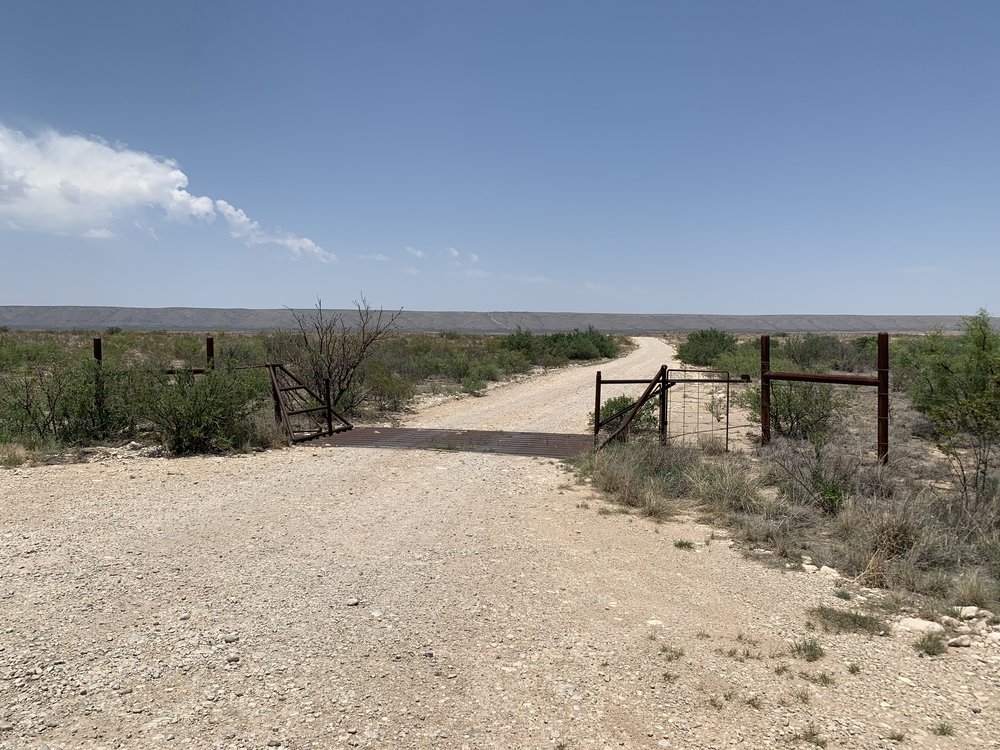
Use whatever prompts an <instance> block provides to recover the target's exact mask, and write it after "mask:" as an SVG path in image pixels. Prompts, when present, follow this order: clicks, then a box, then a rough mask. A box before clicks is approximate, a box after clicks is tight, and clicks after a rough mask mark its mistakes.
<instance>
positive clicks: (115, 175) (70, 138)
mask: <svg viewBox="0 0 1000 750" xmlns="http://www.w3.org/2000/svg"><path fill="white" fill-rule="evenodd" d="M187 187H188V178H187V175H186V174H184V172H182V171H181V170H180V168H179V167H178V166H177V162H175V161H173V160H172V159H166V158H163V157H159V156H153V155H151V154H147V153H144V152H142V151H135V150H133V149H130V148H127V147H125V146H123V145H121V144H108V143H107V142H106V141H103V140H101V139H100V138H96V137H93V136H82V135H66V134H64V133H59V132H56V131H55V130H44V131H42V132H40V133H37V134H35V135H28V134H25V133H22V132H20V131H18V130H14V129H12V128H8V127H6V126H4V125H2V124H0V220H2V221H3V222H4V223H5V224H6V226H7V227H17V228H20V229H25V230H29V231H38V232H51V233H56V234H77V235H80V236H84V237H96V238H104V239H106V238H108V237H110V236H113V232H112V230H110V229H108V228H107V225H109V224H113V223H115V222H117V221H124V220H131V221H132V222H133V223H134V215H135V214H141V213H143V212H146V211H148V210H149V209H154V210H159V211H160V212H162V213H163V214H164V215H166V217H167V218H168V219H171V220H174V221H179V220H180V221H182V220H190V219H199V220H205V221H211V220H212V219H213V218H215V216H216V212H218V213H219V214H222V216H223V218H224V219H225V220H226V222H227V223H228V224H229V232H230V234H231V235H232V236H234V237H238V238H239V239H242V240H243V241H244V242H246V244H248V245H259V244H272V245H279V246H281V247H285V248H287V249H288V250H290V251H291V252H292V253H293V254H295V255H301V254H302V253H309V254H311V255H314V256H315V257H317V258H319V259H321V260H332V259H333V257H334V256H333V254H332V253H328V252H327V251H326V250H323V248H321V247H319V246H318V245H317V244H316V243H315V242H313V241H312V240H310V239H308V238H306V237H299V236H297V235H294V234H290V233H286V232H274V231H266V230H263V229H261V227H260V225H258V224H257V222H255V221H252V220H250V219H249V218H248V217H247V215H246V214H245V213H243V212H242V211H241V210H239V209H237V208H235V207H233V206H232V205H231V204H229V203H227V202H226V201H224V200H213V199H212V198H209V197H208V196H199V195H194V194H192V193H190V192H188V190H187ZM95 227H100V229H95ZM105 233H107V234H105Z"/></svg>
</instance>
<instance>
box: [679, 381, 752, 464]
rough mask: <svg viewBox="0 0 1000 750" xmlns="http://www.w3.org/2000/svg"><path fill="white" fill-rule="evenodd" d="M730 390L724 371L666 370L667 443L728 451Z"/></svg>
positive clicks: (729, 383)
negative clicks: (716, 444)
mask: <svg viewBox="0 0 1000 750" xmlns="http://www.w3.org/2000/svg"><path fill="white" fill-rule="evenodd" d="M738 382H742V381H738ZM731 386H732V381H731V379H730V377H729V373H728V372H725V371H724V370H667V430H666V433H667V434H666V436H667V440H671V441H673V442H676V443H684V444H690V445H697V444H705V443H706V442H707V441H713V442H714V441H721V443H722V446H723V448H724V450H729V437H730V429H731V424H730V423H731V420H730V402H731V395H732V387H731Z"/></svg>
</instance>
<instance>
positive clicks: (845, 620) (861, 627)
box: [809, 606, 888, 635]
mask: <svg viewBox="0 0 1000 750" xmlns="http://www.w3.org/2000/svg"><path fill="white" fill-rule="evenodd" d="M809 614H811V615H813V616H814V617H815V618H816V619H817V620H819V621H820V623H821V624H822V625H823V627H824V628H826V629H828V630H833V631H835V632H837V633H844V632H847V633H868V634H870V635H879V634H880V633H886V632H888V626H887V625H886V624H885V623H884V622H882V620H880V619H878V618H877V617H875V616H874V615H870V614H865V613H863V612H856V611H854V610H847V609H838V608H836V607H826V606H820V607H814V608H813V609H811V610H809Z"/></svg>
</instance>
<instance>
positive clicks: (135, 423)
mask: <svg viewBox="0 0 1000 750" xmlns="http://www.w3.org/2000/svg"><path fill="white" fill-rule="evenodd" d="M395 315H396V314H395V313H384V312H383V311H381V310H375V309H373V308H372V307H371V306H370V305H369V304H368V302H367V301H366V300H364V298H362V301H361V302H360V303H359V304H358V305H357V309H356V312H355V314H354V315H351V314H347V315H346V316H345V315H342V314H340V313H336V314H330V313H329V312H328V311H325V310H324V309H323V308H322V305H321V304H317V307H316V310H315V311H314V312H312V313H296V316H295V317H296V319H297V321H298V330H297V331H296V332H294V333H293V332H291V331H276V332H270V333H255V334H227V333H224V332H223V333H216V334H215V340H216V358H215V374H214V375H213V374H211V373H210V375H211V377H209V376H205V377H202V376H201V375H200V374H199V375H197V376H196V377H194V378H193V379H190V378H188V375H187V374H186V373H191V374H192V375H193V374H194V373H193V371H194V369H195V368H204V367H205V342H204V338H203V337H202V336H201V335H198V334H190V333H172V332H165V331H158V332H135V331H122V330H120V329H108V330H105V331H104V332H103V334H98V333H96V332H89V331H71V332H52V331H15V332H12V331H3V332H0V444H4V445H10V446H16V449H15V448H14V447H11V448H5V449H4V453H3V459H2V460H3V461H4V462H5V463H7V464H12V463H14V462H15V460H16V461H21V460H23V459H24V457H25V456H28V455H30V454H31V451H33V450H42V451H45V450H49V449H55V448H59V447H60V446H67V445H84V444H95V443H121V442H124V441H126V440H130V439H140V440H143V439H159V438H160V437H163V436H167V435H173V437H172V438H171V441H172V443H173V444H174V445H175V446H177V447H178V449H180V450H188V449H192V450H193V449H194V448H193V446H194V445H202V446H210V447H209V448H205V449H211V450H236V449H238V448H239V446H240V445H245V446H247V447H252V446H253V445H257V444H269V445H273V444H279V443H281V442H282V441H283V440H284V438H283V437H282V436H281V434H280V432H278V431H276V430H274V429H272V428H271V427H270V421H273V420H272V419H271V418H270V416H269V415H270V414H271V411H272V410H271V407H270V393H269V386H268V384H267V382H266V378H265V379H261V378H259V377H257V376H258V375H259V374H260V373H254V372H252V371H250V372H247V371H244V370H237V368H242V367H246V366H250V365H259V364H262V363H265V362H282V363H285V364H287V365H289V366H290V368H291V369H292V370H293V371H294V372H296V374H297V375H299V377H301V378H302V379H303V380H304V381H305V382H306V384H307V385H309V386H310V387H311V388H312V389H313V391H314V392H316V393H317V394H320V395H323V394H324V391H325V382H324V381H325V379H326V378H328V377H329V378H330V380H331V391H332V394H331V395H332V396H333V397H334V400H335V402H336V404H337V406H338V408H339V409H340V410H341V411H347V412H349V413H352V414H355V415H356V414H358V413H361V412H366V411H374V412H379V413H384V412H386V411H394V410H399V409H402V408H405V407H406V405H407V404H408V403H409V402H410V401H411V399H412V398H413V397H414V395H415V394H417V393H418V391H433V390H460V389H464V390H467V391H470V392H471V391H478V390H481V389H482V388H483V387H485V384H486V383H487V382H489V381H492V380H498V379H502V378H507V377H510V376H512V375H514V374H516V373H520V372H525V371H527V370H529V369H531V368H532V367H533V366H536V365H539V364H544V365H546V366H551V365H558V364H563V363H565V362H568V361H570V359H579V358H584V357H591V356H594V357H603V356H613V355H614V354H615V353H617V352H618V351H619V350H620V347H621V346H622V341H623V340H622V339H620V338H618V337H613V336H605V335H604V334H601V333H599V332H597V331H594V330H593V329H590V330H588V331H575V332H573V333H567V334H554V335H552V336H534V335H533V334H531V333H530V332H528V331H519V332H518V333H516V334H513V335H511V336H473V335H464V334H450V333H442V334H436V335H429V334H413V335H401V334H395V333H393V331H392V324H393V322H394V319H395ZM98 335H103V337H104V341H103V344H104V346H103V355H104V361H103V364H102V365H100V366H98V365H97V364H96V363H95V362H94V360H93V356H92V349H91V339H92V338H93V337H95V336H98ZM167 370H174V371H176V372H178V373H179V375H177V376H176V378H175V377H174V376H170V377H167V376H166V375H165V373H166V371H167ZM220 379H224V380H225V381H226V382H228V383H230V384H231V385H232V387H231V388H226V387H216V386H217V384H218V383H219V382H220ZM204 380H209V381H215V382H214V383H213V382H207V383H203V382H202V381H204ZM175 381H176V382H175ZM182 381H183V382H182ZM189 381H190V382H189ZM248 382H253V383H255V384H256V386H259V387H257V388H256V389H255V390H254V391H253V393H250V392H249V391H248V390H247V388H245V387H244V385H245V384H246V383H248ZM177 383H179V384H180V385H181V388H180V389H179V390H180V391H182V392H183V394H181V393H178V392H175V390H172V389H171V388H167V387H166V386H173V385H175V384H177ZM209 391H212V392H213V393H215V394H216V395H221V396H223V397H224V402H223V403H224V405H225V407H226V408H227V409H234V410H235V411H234V412H233V413H226V414H223V413H221V412H219V411H218V410H215V412H214V413H212V414H209V413H208V412H207V411H206V409H209V406H208V405H207V404H205V403H204V402H203V400H200V399H203V396H205V395H206V394H207V393H208V392H209ZM236 394H240V395H242V396H245V397H246V398H247V400H246V401H245V402H242V403H240V404H238V405H237V404H236V403H235V400H234V398H233V396H235V395H236ZM164 399H168V400H169V403H168V402H167V401H164ZM185 400H186V401H187V402H188V403H186V404H184V403H182V402H183V401H185ZM222 405H223V404H220V406H222ZM185 409H186V410H187V412H186V413H185ZM178 420H180V421H178ZM185 420H190V424H189V425H188V426H182V424H181V422H183V421H185ZM199 420H201V421H200V423H199ZM206 420H207V421H206ZM237 425H239V427H238V428H237ZM216 429H217V430H218V434H217V435H214V436H207V435H206V431H211V430H216ZM184 431H186V432H187V433H188V434H187V435H185V436H181V435H179V434H178V433H179V432H184ZM183 446H189V447H183ZM199 450H200V449H199Z"/></svg>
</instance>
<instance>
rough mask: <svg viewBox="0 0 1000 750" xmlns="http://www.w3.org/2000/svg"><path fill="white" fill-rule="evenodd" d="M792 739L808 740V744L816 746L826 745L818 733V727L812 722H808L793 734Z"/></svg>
mask: <svg viewBox="0 0 1000 750" xmlns="http://www.w3.org/2000/svg"><path fill="white" fill-rule="evenodd" d="M792 741H793V742H808V743H809V744H810V745H815V746H816V747H826V745H827V741H826V739H824V738H823V737H822V736H821V735H820V733H819V729H818V728H817V727H816V725H815V724H813V723H812V722H809V724H807V725H806V727H805V728H804V729H803V730H802V731H801V732H799V733H798V734H795V735H793V736H792Z"/></svg>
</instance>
